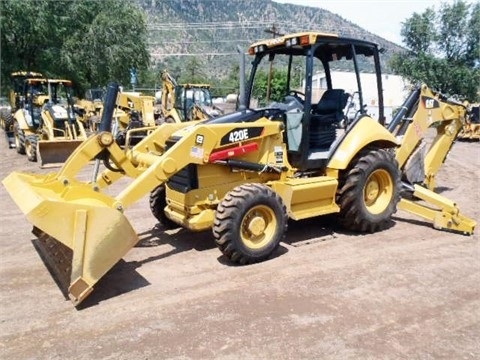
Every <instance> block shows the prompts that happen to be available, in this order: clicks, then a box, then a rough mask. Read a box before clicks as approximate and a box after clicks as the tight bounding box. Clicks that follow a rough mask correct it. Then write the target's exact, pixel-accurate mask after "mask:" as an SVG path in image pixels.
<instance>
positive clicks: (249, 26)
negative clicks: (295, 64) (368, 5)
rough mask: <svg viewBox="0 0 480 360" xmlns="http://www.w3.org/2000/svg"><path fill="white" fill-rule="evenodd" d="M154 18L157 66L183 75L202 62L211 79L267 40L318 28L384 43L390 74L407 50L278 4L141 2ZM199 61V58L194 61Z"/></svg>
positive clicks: (252, 0)
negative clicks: (393, 61)
mask: <svg viewBox="0 0 480 360" xmlns="http://www.w3.org/2000/svg"><path fill="white" fill-rule="evenodd" d="M136 1H137V2H138V4H139V5H140V6H141V7H142V8H143V9H144V10H145V12H146V14H147V19H148V31H149V35H148V36H149V38H148V42H149V47H150V53H151V55H152V58H153V59H154V64H156V66H157V67H158V68H168V69H169V70H170V71H172V72H173V73H175V72H181V70H182V68H185V66H186V64H187V63H188V62H189V61H190V62H192V61H193V62H196V64H197V67H198V73H199V74H200V73H201V74H202V75H204V76H205V77H207V78H211V77H212V76H215V77H225V76H227V75H228V74H229V73H230V72H231V71H232V68H233V67H234V66H235V65H237V64H238V56H236V55H237V54H238V52H237V47H240V48H241V49H242V50H243V51H246V50H247V49H248V46H249V45H250V44H251V43H253V42H255V41H257V40H259V39H263V38H266V37H273V36H278V35H280V34H283V33H291V32H299V31H306V30H315V31H321V32H328V33H336V34H338V35H340V36H347V37H352V38H360V39H366V40H369V41H372V42H376V43H378V44H379V45H380V46H381V47H383V48H384V49H385V50H386V52H385V53H384V54H383V55H382V61H383V64H382V67H383V71H384V72H389V68H388V65H387V63H388V60H389V59H390V57H391V56H392V54H394V53H395V52H398V51H401V50H402V48H401V47H400V46H398V45H397V44H394V43H392V42H390V41H388V40H385V39H383V38H381V37H379V36H377V35H375V34H373V33H370V32H368V31H366V30H365V29H363V28H361V27H360V26H358V25H356V24H353V23H351V22H350V21H348V20H346V19H344V18H342V17H341V16H339V15H337V14H334V13H332V12H330V11H328V10H324V9H320V8H314V7H308V6H301V5H291V4H280V3H276V2H274V1H272V0H136ZM193 58H195V60H192V59H193Z"/></svg>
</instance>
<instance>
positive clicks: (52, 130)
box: [14, 78, 87, 167]
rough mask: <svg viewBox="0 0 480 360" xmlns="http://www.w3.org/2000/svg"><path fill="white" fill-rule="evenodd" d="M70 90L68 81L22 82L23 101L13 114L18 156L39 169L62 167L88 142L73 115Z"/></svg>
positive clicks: (29, 80)
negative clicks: (38, 165)
mask: <svg viewBox="0 0 480 360" xmlns="http://www.w3.org/2000/svg"><path fill="white" fill-rule="evenodd" d="M71 87H72V82H71V81H70V80H63V79H36V78H34V79H26V80H25V87H24V99H25V100H24V103H23V105H22V106H21V108H20V109H19V110H17V112H16V113H15V115H14V138H15V144H16V149H17V152H18V153H19V154H26V155H27V157H28V160H30V161H38V162H39V163H40V166H41V167H51V166H58V165H60V164H63V163H64V162H65V160H66V159H67V158H68V157H69V156H70V155H71V154H72V152H73V151H74V150H75V149H76V148H77V147H78V146H79V145H80V144H81V143H82V141H84V140H86V139H87V134H86V132H85V128H84V126H83V124H82V123H81V122H80V121H77V118H76V116H75V112H74V108H73V101H72V97H71Z"/></svg>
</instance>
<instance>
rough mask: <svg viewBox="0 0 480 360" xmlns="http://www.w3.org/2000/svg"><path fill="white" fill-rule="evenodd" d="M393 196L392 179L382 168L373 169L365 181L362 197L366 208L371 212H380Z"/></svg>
mask: <svg viewBox="0 0 480 360" xmlns="http://www.w3.org/2000/svg"><path fill="white" fill-rule="evenodd" d="M392 196H393V181H392V178H391V176H390V174H389V173H388V171H386V170H384V169H378V170H375V171H374V172H372V173H371V174H370V176H369V177H368V179H367V182H366V183H365V188H364V192H363V198H364V202H365V206H366V207H367V210H368V211H369V212H370V213H372V214H380V213H381V212H383V211H384V210H385V209H386V208H387V207H388V205H389V204H390V202H391V200H392Z"/></svg>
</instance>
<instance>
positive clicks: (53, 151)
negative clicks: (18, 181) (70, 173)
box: [37, 140, 83, 168]
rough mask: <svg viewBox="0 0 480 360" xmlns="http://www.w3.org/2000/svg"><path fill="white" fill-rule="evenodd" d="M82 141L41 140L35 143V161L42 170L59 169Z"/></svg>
mask: <svg viewBox="0 0 480 360" xmlns="http://www.w3.org/2000/svg"><path fill="white" fill-rule="evenodd" d="M82 142H83V141H82V140H41V141H39V142H38V143H37V161H38V162H39V163H40V167H42V168H50V167H60V166H62V165H63V163H64V162H65V161H66V160H67V159H68V158H69V157H70V155H71V154H72V153H73V152H74V151H75V149H76V148H77V147H78V146H79V145H80V144H81V143H82Z"/></svg>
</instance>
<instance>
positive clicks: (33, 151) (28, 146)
mask: <svg viewBox="0 0 480 360" xmlns="http://www.w3.org/2000/svg"><path fill="white" fill-rule="evenodd" d="M25 154H26V155H27V158H28V160H29V161H32V162H36V161H37V136H36V135H28V136H27V137H26V138H25Z"/></svg>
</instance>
